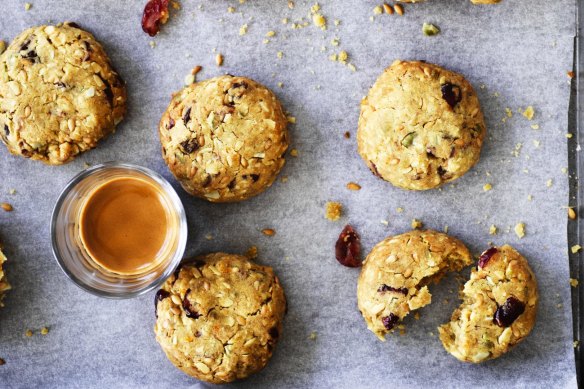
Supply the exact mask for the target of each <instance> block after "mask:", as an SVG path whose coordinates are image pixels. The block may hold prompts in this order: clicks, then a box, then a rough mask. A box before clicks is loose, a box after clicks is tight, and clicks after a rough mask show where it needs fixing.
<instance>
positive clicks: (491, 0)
mask: <svg viewBox="0 0 584 389" xmlns="http://www.w3.org/2000/svg"><path fill="white" fill-rule="evenodd" d="M397 1H399V2H400V3H421V2H423V1H424V0H397ZM470 2H471V3H473V4H497V3H500V2H501V0H470Z"/></svg>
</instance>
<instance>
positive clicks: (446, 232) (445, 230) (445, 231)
mask: <svg viewBox="0 0 584 389" xmlns="http://www.w3.org/2000/svg"><path fill="white" fill-rule="evenodd" d="M443 231H444V233H445V234H448V226H444V229H443Z"/></svg>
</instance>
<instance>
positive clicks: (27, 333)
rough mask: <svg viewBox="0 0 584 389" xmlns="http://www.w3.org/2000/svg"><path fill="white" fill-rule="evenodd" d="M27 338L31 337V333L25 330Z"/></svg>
mask: <svg viewBox="0 0 584 389" xmlns="http://www.w3.org/2000/svg"><path fill="white" fill-rule="evenodd" d="M24 334H25V335H26V336H27V337H29V338H30V337H31V336H32V331H31V330H26V332H25V333H24Z"/></svg>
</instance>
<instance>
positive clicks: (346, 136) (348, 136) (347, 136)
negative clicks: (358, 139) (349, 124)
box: [343, 131, 351, 139]
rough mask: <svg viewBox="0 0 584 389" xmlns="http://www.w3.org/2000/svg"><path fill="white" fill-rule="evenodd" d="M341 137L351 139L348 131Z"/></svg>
mask: <svg viewBox="0 0 584 389" xmlns="http://www.w3.org/2000/svg"><path fill="white" fill-rule="evenodd" d="M343 136H344V137H345V139H351V133H350V132H349V131H345V133H344V134H343Z"/></svg>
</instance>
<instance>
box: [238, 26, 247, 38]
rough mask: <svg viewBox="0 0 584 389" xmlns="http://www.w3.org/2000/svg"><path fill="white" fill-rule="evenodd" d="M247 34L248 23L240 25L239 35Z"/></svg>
mask: <svg viewBox="0 0 584 389" xmlns="http://www.w3.org/2000/svg"><path fill="white" fill-rule="evenodd" d="M245 34H247V24H244V25H243V26H241V27H239V35H240V36H243V35H245Z"/></svg>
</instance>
